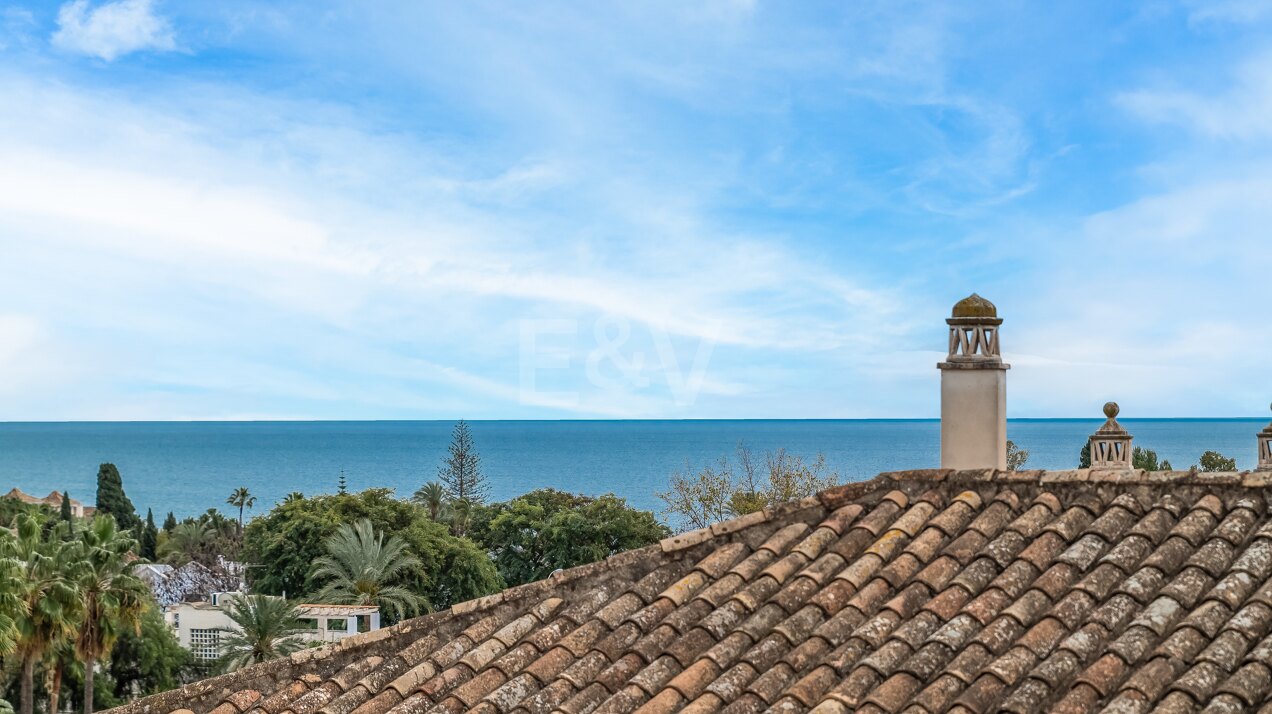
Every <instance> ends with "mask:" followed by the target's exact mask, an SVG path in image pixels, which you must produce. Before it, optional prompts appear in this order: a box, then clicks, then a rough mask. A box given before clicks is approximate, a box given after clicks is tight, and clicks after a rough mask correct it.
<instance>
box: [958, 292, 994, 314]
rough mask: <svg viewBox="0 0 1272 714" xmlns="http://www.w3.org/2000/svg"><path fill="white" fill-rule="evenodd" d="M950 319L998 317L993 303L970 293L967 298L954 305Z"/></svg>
mask: <svg viewBox="0 0 1272 714" xmlns="http://www.w3.org/2000/svg"><path fill="white" fill-rule="evenodd" d="M950 316H951V317H998V308H996V307H994V303H992V302H990V301H988V300H986V299H985V298H983V297H981V296H980V295H977V294H976V293H972V294H971V295H968V296H967V297H965V298H963V299H962V300H959V301H958V302H956V303H954V312H953V314H952V315H950Z"/></svg>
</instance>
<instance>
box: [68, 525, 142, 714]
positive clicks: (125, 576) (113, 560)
mask: <svg viewBox="0 0 1272 714" xmlns="http://www.w3.org/2000/svg"><path fill="white" fill-rule="evenodd" d="M150 527H151V528H153V527H154V521H153V519H152V520H151V522H150ZM80 544H81V546H82V548H83V550H82V552H81V554H80V559H81V562H80V567H79V568H78V569H77V573H76V577H75V581H76V585H77V586H78V590H79V595H80V601H81V604H82V607H83V620H82V623H81V625H80V628H79V633H78V635H77V636H76V638H75V653H76V654H77V655H78V656H79V659H80V661H81V662H83V663H84V714H93V674H94V672H95V670H96V669H97V661H98V660H99V659H101V658H102V657H104V656H106V655H107V654H109V653H110V650H111V648H112V647H114V646H115V640H116V639H117V638H118V637H119V635H120V633H121V632H122V631H123V630H124V629H125V628H128V629H132V630H134V631H136V630H137V629H138V627H139V624H140V618H141V613H142V610H143V609H144V608H145V606H146V598H147V596H148V595H149V591H148V590H147V588H146V585H145V583H143V582H141V580H140V579H138V578H137V577H136V576H135V575H133V574H132V569H131V568H129V565H128V560H127V556H128V553H129V551H131V550H132V549H133V548H134V547H136V545H137V543H136V541H134V540H133V539H132V538H129V537H128V536H126V535H124V534H122V533H120V532H118V531H117V530H116V528H115V522H114V521H113V520H112V519H110V518H100V517H99V518H94V519H93V522H92V524H91V525H90V526H89V527H88V528H87V529H85V530H84V533H83V535H82V536H81V538H80Z"/></svg>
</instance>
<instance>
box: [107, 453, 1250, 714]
mask: <svg viewBox="0 0 1272 714" xmlns="http://www.w3.org/2000/svg"><path fill="white" fill-rule="evenodd" d="M1270 485H1272V473H1267V472H1254V473H1249V472H1247V473H1193V472H1157V473H1148V472H1144V471H1138V470H1119V471H1109V470H1104V471H1090V470H1076V471H1058V472H1042V471H1028V472H1003V471H998V472H995V471H948V470H930V471H907V472H897V473H889V474H882V475H880V476H878V477H876V478H874V479H872V480H870V481H867V482H863V483H856V484H850V485H846V486H841V487H838V488H835V489H831V490H828V491H825V492H823V493H821V494H819V495H818V496H816V497H812V498H807V499H804V500H802V501H798V502H794V503H790V504H786V505H783V506H780V507H777V508H772V509H768V510H766V511H764V512H761V513H756V514H752V515H749V516H745V517H742V518H739V519H737V520H734V521H729V522H725V523H720V524H717V525H714V526H712V527H711V528H708V529H703V530H698V531H691V532H688V533H684V534H680V535H677V536H674V537H671V538H668V539H667V540H665V541H663V542H662V543H661V544H659V545H656V546H651V547H649V548H644V549H641V550H637V551H631V552H627V553H622V554H620V555H617V556H614V557H612V558H610V559H608V560H605V561H603V562H599V563H595V564H592V565H587V566H583V567H580V568H573V569H570V570H566V571H562V572H560V573H557V574H554V575H553V576H552V577H550V578H548V579H546V580H543V581H539V582H536V583H531V584H528V585H524V586H521V587H516V588H511V589H509V590H507V591H505V592H503V593H500V594H498V595H493V596H490V597H487V598H482V599H479V600H475V601H472V602H466V603H461V604H459V605H456V606H454V607H452V608H450V609H449V610H446V611H444V612H440V613H436V614H433V615H429V616H426V617H421V618H416V619H413V620H408V621H405V622H402V623H400V624H398V625H395V626H393V627H389V628H385V629H382V630H379V631H376V632H370V633H366V634H363V635H358V636H355V637H350V638H348V639H346V640H343V641H342V642H340V643H337V644H333V645H328V646H326V647H323V648H319V649H311V650H305V651H302V652H300V653H297V654H295V655H292V656H290V657H287V658H283V659H280V660H276V661H273V662H267V663H265V664H261V665H257V666H254V667H249V668H247V669H244V670H240V671H238V672H235V673H232V674H228V675H223V676H220V677H214V678H212V679H208V680H204V681H202V682H197V683H194V684H191V685H188V686H186V687H183V688H181V689H178V690H174V691H171V692H166V693H163V694H158V695H154V696H151V697H148V698H146V699H142V700H139V701H137V702H134V703H132V704H129V705H126V706H124V707H121V708H119V709H117V710H116V711H117V712H119V713H120V714H134V713H136V714H141V713H143V712H144V713H146V714H155V713H163V712H171V711H176V710H188V711H192V712H196V713H197V714H203V713H204V712H214V713H215V714H243V713H245V712H249V711H251V712H262V713H263V714H283V713H284V712H296V713H297V714H310V713H313V712H325V713H330V714H351V713H355V712H356V713H357V714H385V713H387V712H394V713H405V712H436V713H438V714H441V713H452V714H453V713H455V712H460V711H477V712H483V713H485V714H500V713H509V712H525V713H527V714H530V713H535V714H537V713H539V712H550V711H565V712H598V713H599V712H636V711H639V712H666V711H673V710H682V711H687V712H715V711H727V712H739V713H741V712H760V711H765V710H774V711H777V710H780V711H791V712H806V711H815V712H818V713H819V714H839V713H842V712H849V711H863V712H900V711H910V712H945V711H959V712H989V711H1009V712H1036V711H1047V710H1050V711H1073V712H1077V711H1099V710H1103V709H1105V708H1106V707H1110V708H1111V709H1110V710H1111V711H1147V710H1149V709H1151V708H1155V707H1157V708H1163V709H1171V710H1179V711H1184V710H1188V711H1193V710H1199V709H1200V708H1201V707H1203V706H1206V705H1213V706H1216V707H1218V708H1219V710H1232V711H1238V710H1244V709H1252V708H1257V707H1260V706H1263V705H1266V704H1268V703H1269V702H1272V676H1270V675H1272V515H1269V509H1268V505H1269V504H1268V497H1269V495H1270V494H1272V489H1269V486H1270Z"/></svg>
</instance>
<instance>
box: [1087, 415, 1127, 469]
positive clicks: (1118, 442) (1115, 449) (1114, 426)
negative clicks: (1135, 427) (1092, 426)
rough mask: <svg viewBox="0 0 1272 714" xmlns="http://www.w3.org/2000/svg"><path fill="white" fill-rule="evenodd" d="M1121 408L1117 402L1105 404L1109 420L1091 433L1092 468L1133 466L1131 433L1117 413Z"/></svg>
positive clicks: (1125, 467)
mask: <svg viewBox="0 0 1272 714" xmlns="http://www.w3.org/2000/svg"><path fill="white" fill-rule="evenodd" d="M1120 412H1121V409H1120V408H1119V407H1118V406H1117V402H1108V403H1106V404H1105V405H1104V416H1106V417H1108V420H1107V421H1105V422H1104V424H1103V425H1102V426H1101V427H1100V428H1099V429H1096V430H1095V433H1094V434H1092V435H1091V442H1090V444H1091V468H1093V469H1129V468H1131V438H1132V437H1131V435H1130V434H1129V433H1128V432H1127V431H1126V429H1124V428H1122V425H1121V424H1119V423H1117V415H1118V414H1119V413H1120Z"/></svg>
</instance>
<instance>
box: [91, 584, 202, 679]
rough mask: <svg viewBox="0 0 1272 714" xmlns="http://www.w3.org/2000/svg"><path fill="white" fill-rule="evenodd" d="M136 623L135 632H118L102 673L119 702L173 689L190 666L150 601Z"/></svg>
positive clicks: (187, 655)
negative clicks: (139, 624) (137, 626)
mask: <svg viewBox="0 0 1272 714" xmlns="http://www.w3.org/2000/svg"><path fill="white" fill-rule="evenodd" d="M140 622H141V627H140V629H139V630H134V629H132V628H125V629H124V630H123V631H122V632H120V633H119V639H118V640H116V641H115V648H114V649H113V650H112V651H111V655H110V664H109V667H108V668H107V670H106V673H107V675H109V677H110V680H111V686H112V688H113V690H114V694H115V698H116V699H119V700H125V699H128V698H130V697H132V696H133V693H134V691H135V692H136V693H137V694H139V695H141V696H146V695H150V694H157V693H159V692H163V691H167V690H169V689H175V688H176V687H178V686H180V685H181V679H182V677H183V676H184V675H185V674H186V673H187V672H188V671H189V669H190V667H191V665H193V663H194V658H193V655H191V654H190V650H187V649H186V648H184V647H182V646H181V643H180V642H178V641H177V636H176V635H175V634H174V633H173V631H172V628H171V627H169V626H168V623H166V622H164V620H163V613H162V612H160V611H159V607H158V606H157V605H155V604H154V603H153V601H152V602H150V603H149V604H148V605H147V606H146V608H145V609H144V610H143V611H142V613H141V618H140ZM99 703H100V702H99Z"/></svg>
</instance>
